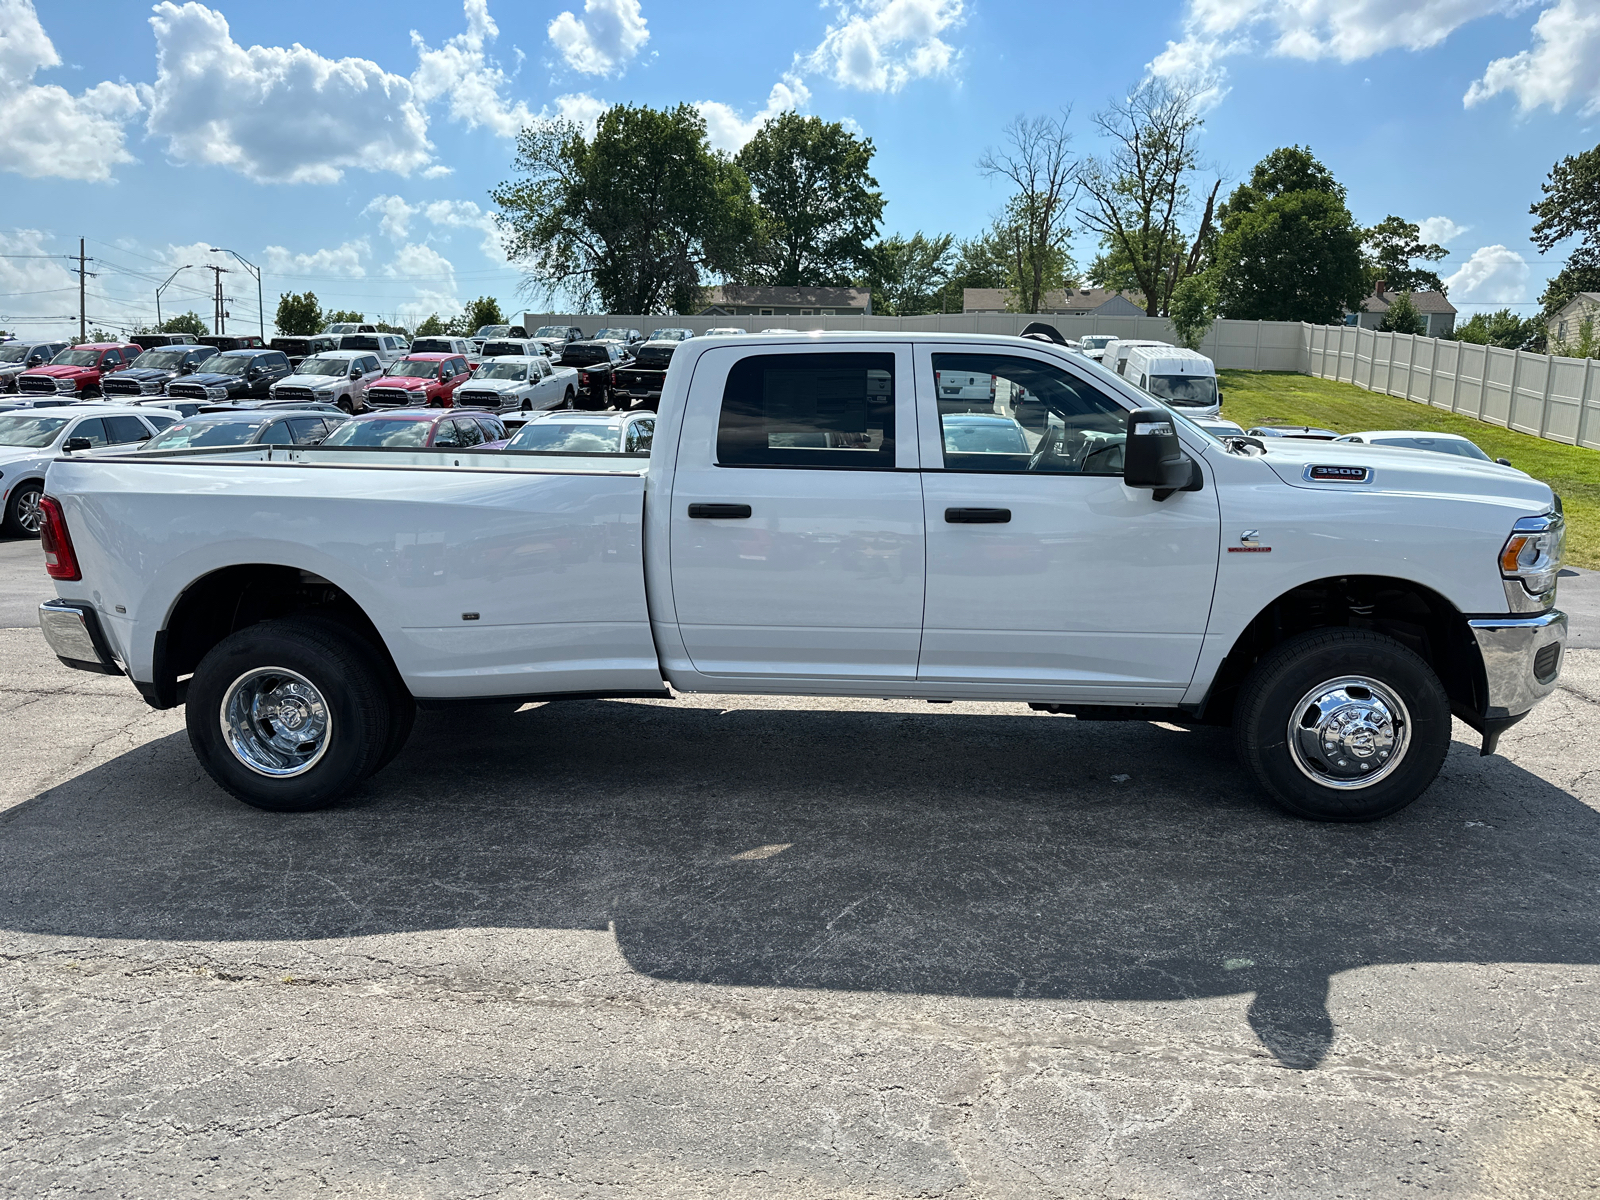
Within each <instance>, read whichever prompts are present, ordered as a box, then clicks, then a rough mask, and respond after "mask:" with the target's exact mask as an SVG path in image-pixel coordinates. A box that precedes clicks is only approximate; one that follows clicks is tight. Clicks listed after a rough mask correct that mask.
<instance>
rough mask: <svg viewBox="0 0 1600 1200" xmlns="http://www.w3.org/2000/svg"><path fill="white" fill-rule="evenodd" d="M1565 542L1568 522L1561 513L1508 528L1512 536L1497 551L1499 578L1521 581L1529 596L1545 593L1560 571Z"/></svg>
mask: <svg viewBox="0 0 1600 1200" xmlns="http://www.w3.org/2000/svg"><path fill="white" fill-rule="evenodd" d="M1566 540H1567V522H1566V520H1565V519H1564V518H1563V517H1562V515H1561V514H1560V513H1548V514H1546V515H1545V516H1542V517H1523V518H1522V520H1520V521H1518V522H1517V523H1516V524H1515V525H1513V526H1512V527H1511V536H1510V537H1509V538H1507V539H1506V544H1505V547H1504V549H1502V550H1501V551H1500V574H1501V575H1503V576H1504V577H1505V578H1506V579H1516V580H1520V581H1521V582H1522V586H1523V587H1524V588H1525V589H1526V590H1527V591H1528V593H1529V594H1530V595H1534V596H1538V595H1541V594H1542V593H1544V592H1548V591H1549V590H1550V589H1551V588H1553V587H1555V585H1556V576H1557V575H1558V574H1559V573H1560V571H1561V552H1562V550H1563V548H1564V547H1565V544H1566Z"/></svg>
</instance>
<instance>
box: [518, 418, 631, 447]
mask: <svg viewBox="0 0 1600 1200" xmlns="http://www.w3.org/2000/svg"><path fill="white" fill-rule="evenodd" d="M506 449H507V450H536V451H544V452H545V453H548V454H621V453H622V428H621V426H618V425H602V424H600V423H599V422H598V421H597V422H595V423H594V424H587V423H585V424H582V425H579V424H577V423H575V422H567V421H529V422H528V423H527V424H526V425H524V426H523V427H522V428H521V429H520V430H518V431H517V436H516V437H514V438H512V439H511V441H510V442H508V443H507V444H506Z"/></svg>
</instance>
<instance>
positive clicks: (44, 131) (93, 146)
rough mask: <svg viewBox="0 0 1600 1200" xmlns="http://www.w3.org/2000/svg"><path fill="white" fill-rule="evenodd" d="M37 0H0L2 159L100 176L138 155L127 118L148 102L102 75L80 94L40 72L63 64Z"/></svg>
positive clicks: (46, 170)
mask: <svg viewBox="0 0 1600 1200" xmlns="http://www.w3.org/2000/svg"><path fill="white" fill-rule="evenodd" d="M60 65H61V56H60V55H59V54H57V53H56V48H55V44H54V43H53V42H51V40H50V37H49V35H48V34H46V33H45V31H44V27H43V26H42V25H40V23H39V14H38V13H36V12H35V11H34V8H33V3H32V0H0V165H3V166H4V167H5V169H6V170H8V171H14V172H16V173H17V174H18V175H26V176H28V177H29V178H33V179H38V178H41V177H43V176H47V175H54V176H59V177H61V178H65V179H82V180H86V181H89V182H91V183H98V182H101V181H103V180H106V179H109V178H110V177H111V168H112V167H113V166H115V165H116V164H117V163H125V162H132V161H133V156H132V155H131V154H129V153H128V151H127V149H126V148H125V147H124V145H123V123H124V122H125V121H127V119H128V118H129V117H131V116H132V115H133V114H134V113H136V112H138V111H139V110H140V109H141V108H143V107H144V105H143V103H142V102H141V100H140V98H139V92H138V89H136V88H135V87H133V86H132V85H130V84H126V83H109V82H106V83H97V84H95V86H94V87H92V88H88V89H87V90H85V91H84V92H82V93H80V94H79V95H77V96H74V95H73V94H72V93H71V92H69V91H67V90H66V88H63V87H59V86H57V85H56V84H53V83H51V84H35V83H34V82H33V77H34V74H35V73H36V72H38V71H41V70H45V69H48V68H50V67H59V66H60Z"/></svg>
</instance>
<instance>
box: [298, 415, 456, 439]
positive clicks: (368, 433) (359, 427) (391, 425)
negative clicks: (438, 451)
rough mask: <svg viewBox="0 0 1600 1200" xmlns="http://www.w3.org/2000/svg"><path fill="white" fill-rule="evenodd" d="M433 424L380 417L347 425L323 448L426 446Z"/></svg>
mask: <svg viewBox="0 0 1600 1200" xmlns="http://www.w3.org/2000/svg"><path fill="white" fill-rule="evenodd" d="M432 428H433V422H432V421H425V420H419V421H407V420H404V419H403V418H396V417H379V418H378V419H377V420H375V421H346V422H345V423H344V424H343V425H341V426H339V428H337V429H335V430H334V431H333V432H332V433H330V434H329V435H328V437H327V440H325V441H324V442H323V443H322V444H323V445H324V446H426V445H427V444H428V430H430V429H432Z"/></svg>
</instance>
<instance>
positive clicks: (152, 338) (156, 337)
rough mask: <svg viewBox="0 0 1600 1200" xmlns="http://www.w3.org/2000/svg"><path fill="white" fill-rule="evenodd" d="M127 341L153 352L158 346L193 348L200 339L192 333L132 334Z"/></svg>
mask: <svg viewBox="0 0 1600 1200" xmlns="http://www.w3.org/2000/svg"><path fill="white" fill-rule="evenodd" d="M128 340H129V341H130V342H132V343H133V344H134V345H135V346H139V347H141V348H143V349H145V350H154V349H156V347H158V346H193V345H196V344H197V343H198V342H199V340H200V339H199V338H197V337H196V336H195V335H194V334H192V333H132V334H129V335H128Z"/></svg>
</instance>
